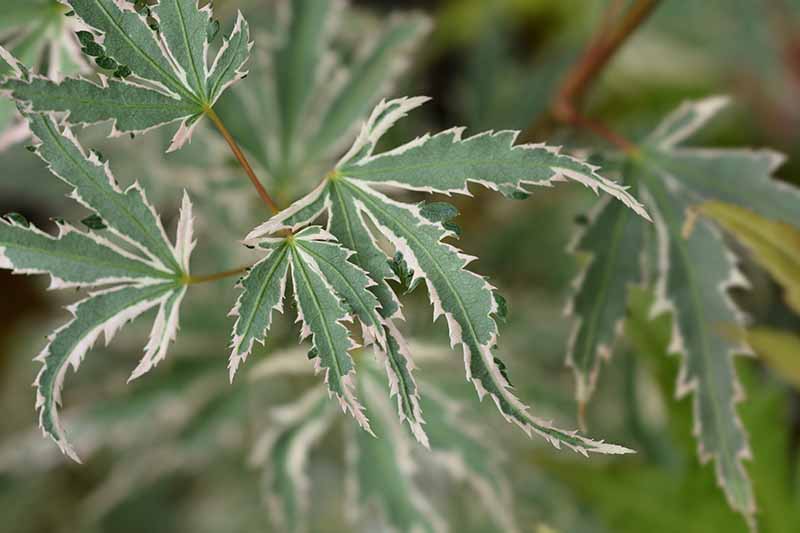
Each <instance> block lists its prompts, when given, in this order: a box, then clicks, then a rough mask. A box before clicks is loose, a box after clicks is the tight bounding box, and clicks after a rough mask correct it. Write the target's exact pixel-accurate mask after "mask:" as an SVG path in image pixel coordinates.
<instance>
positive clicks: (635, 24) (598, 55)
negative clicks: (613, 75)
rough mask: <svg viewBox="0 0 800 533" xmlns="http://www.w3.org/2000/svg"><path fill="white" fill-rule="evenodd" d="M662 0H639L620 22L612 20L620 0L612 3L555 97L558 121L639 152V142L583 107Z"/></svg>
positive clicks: (554, 102)
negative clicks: (624, 47) (612, 64)
mask: <svg viewBox="0 0 800 533" xmlns="http://www.w3.org/2000/svg"><path fill="white" fill-rule="evenodd" d="M659 3H660V0H637V1H636V2H635V3H634V4H633V5H632V6H631V7H630V8H629V9H628V11H627V12H626V13H625V15H624V16H623V17H622V20H621V21H620V22H619V24H616V25H614V24H610V23H609V22H608V20H609V19H611V18H616V17H615V15H616V13H618V12H619V11H620V4H619V2H616V1H613V2H612V3H611V5H610V6H609V8H608V9H609V12H608V13H609V15H608V17H607V20H606V21H605V22H604V23H603V24H601V26H600V28H599V30H598V32H597V35H596V36H595V37H594V38H593V39H592V40H591V41H590V44H589V46H588V47H587V49H586V51H585V52H584V54H583V56H581V59H579V60H578V62H577V63H575V65H574V66H573V68H572V69H571V70H570V71H569V73H568V74H567V76H566V78H565V79H564V83H563V84H562V86H561V89H560V90H559V92H558V94H557V95H556V97H555V99H554V100H553V105H552V108H551V116H552V118H553V119H555V120H556V121H558V122H562V123H564V124H570V125H572V126H577V127H580V128H583V129H586V130H587V131H590V132H592V133H594V134H595V135H598V136H600V137H603V138H604V139H606V140H607V141H608V142H610V143H611V144H613V145H614V146H616V147H618V148H619V149H620V150H622V151H623V152H625V153H629V154H630V153H635V152H636V145H635V144H634V143H633V142H631V141H629V140H628V139H626V138H625V137H623V136H622V135H619V134H618V133H616V132H614V131H613V130H612V129H611V128H609V127H608V126H607V125H605V124H604V123H602V122H600V121H597V120H592V119H590V118H587V117H585V116H584V115H583V114H582V112H581V108H582V107H583V101H584V99H585V96H586V93H587V92H588V91H589V89H591V87H592V85H593V84H594V82H595V81H596V80H597V78H598V76H599V75H600V74H601V73H602V72H603V70H604V69H605V68H606V67H607V66H608V64H609V62H610V61H611V59H613V57H614V56H615V54H616V53H617V52H618V51H619V50H620V48H622V45H623V44H625V43H626V42H627V40H628V39H629V38H630V37H631V36H632V35H633V34H634V33H635V32H636V30H637V29H638V28H639V27H641V26H642V24H644V23H645V21H646V20H647V19H648V18H649V17H650V15H652V14H653V12H654V11H655V9H656V8H657V7H658V5H659Z"/></svg>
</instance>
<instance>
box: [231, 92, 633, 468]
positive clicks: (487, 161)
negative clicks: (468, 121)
mask: <svg viewBox="0 0 800 533" xmlns="http://www.w3.org/2000/svg"><path fill="white" fill-rule="evenodd" d="M425 101H427V99H426V98H401V99H398V100H393V101H391V102H382V103H381V104H379V105H378V107H377V108H376V109H375V111H374V112H373V113H372V115H371V116H370V118H369V120H368V121H367V122H366V123H365V124H364V126H363V128H362V131H361V134H360V135H359V137H358V139H357V140H356V141H355V144H354V145H353V147H352V148H351V150H350V151H349V152H348V153H347V154H346V155H345V156H344V157H343V158H342V159H341V160H340V163H339V165H338V166H337V169H336V170H335V171H334V172H331V173H329V174H328V175H327V178H326V180H325V181H326V182H327V183H323V184H321V185H320V186H319V187H318V188H317V189H316V190H314V191H313V192H312V193H311V194H309V195H307V196H306V197H304V198H303V199H301V200H300V201H298V202H297V203H296V204H294V205H293V206H292V207H290V208H288V209H287V210H285V211H284V212H282V213H279V214H278V215H276V216H275V217H273V218H272V219H270V220H268V221H267V222H265V223H264V224H262V225H261V226H259V227H258V228H256V229H255V230H253V231H252V232H251V233H250V234H249V235H248V237H247V239H248V240H251V241H255V242H258V241H260V240H264V239H267V240H269V239H270V237H269V235H272V234H274V233H276V232H279V231H295V230H297V229H299V228H301V227H303V226H304V225H308V224H310V223H312V222H313V221H314V220H316V219H317V218H318V217H319V216H321V215H322V214H323V213H327V215H328V230H329V232H330V233H331V234H333V235H334V236H335V237H336V238H337V239H338V240H339V242H341V243H342V244H343V245H344V246H345V247H348V248H351V249H352V250H353V251H354V252H356V253H355V255H354V256H353V261H355V262H357V263H358V265H359V266H360V267H362V268H363V269H364V270H365V271H366V272H367V274H368V275H369V276H370V277H371V278H372V279H373V281H374V282H375V283H377V285H376V286H374V287H372V288H373V289H374V290H375V294H376V296H377V297H378V301H379V302H380V303H381V305H382V306H384V313H383V314H384V317H391V316H394V315H395V314H396V312H399V304H398V303H397V297H396V296H395V295H394V294H393V293H392V291H391V289H390V288H389V286H388V285H386V280H387V279H395V278H396V276H395V274H394V272H393V271H392V269H391V268H389V267H388V265H387V260H388V257H387V254H386V251H385V250H384V249H382V248H381V246H380V245H379V244H378V242H377V239H376V233H375V231H373V229H376V230H377V235H381V236H382V237H383V238H385V239H386V240H387V241H388V242H389V243H391V245H392V246H393V247H394V249H395V251H396V252H397V253H398V254H400V255H402V258H403V260H404V262H405V264H406V267H407V270H408V271H409V273H410V275H409V279H408V280H407V281H408V282H409V286H410V287H413V286H414V285H416V284H417V283H418V282H421V281H425V283H426V285H427V288H428V292H429V295H430V298H431V301H432V303H433V307H434V319H436V318H438V317H440V316H444V317H445V319H446V321H447V324H448V327H449V329H450V337H451V343H452V345H453V347H456V346H459V345H460V346H462V348H463V353H464V361H465V366H466V372H467V378H468V380H470V381H472V382H473V383H474V385H475V387H476V389H477V391H478V394H479V396H480V397H481V398H483V397H484V396H485V395H486V394H488V395H489V396H490V397H491V398H492V399H493V401H494V402H495V403H496V404H497V407H498V408H499V409H500V411H501V413H502V414H503V416H504V417H506V419H507V420H509V421H512V422H515V423H516V424H518V425H519V426H520V427H521V428H523V430H525V432H526V433H528V434H531V433H537V434H539V435H541V436H542V437H544V438H545V439H547V440H548V441H549V442H551V443H552V444H553V445H555V446H557V447H559V446H561V445H562V444H563V445H566V446H567V447H569V448H572V449H574V450H575V451H578V452H580V453H584V454H587V453H589V452H599V453H627V452H629V450H627V449H625V448H623V447H620V446H614V445H609V444H605V443H603V442H596V441H592V440H590V439H586V438H584V437H581V436H580V435H577V433H575V432H568V431H562V430H559V429H556V428H555V427H553V426H552V424H550V423H549V422H547V421H544V420H541V419H538V418H536V417H533V416H531V415H530V414H529V413H528V408H527V406H525V405H524V404H523V403H522V402H520V401H519V399H517V398H516V396H514V394H513V393H512V392H511V390H510V389H511V387H510V384H509V382H508V379H507V377H506V373H505V366H504V365H503V364H502V363H501V362H500V361H499V359H498V358H497V357H496V356H495V354H494V353H493V348H494V346H495V344H496V339H497V324H496V323H495V320H494V315H495V314H496V313H498V307H497V298H496V297H495V294H494V289H493V287H492V286H491V285H489V283H488V282H487V281H486V280H485V279H484V278H483V277H481V276H478V275H476V274H473V273H472V272H469V271H468V270H466V266H467V265H468V264H469V263H470V262H471V261H472V258H471V257H468V256H465V255H463V254H462V253H461V252H460V251H459V250H458V249H456V248H455V247H453V246H452V245H450V244H447V243H444V242H442V241H443V239H446V238H449V237H454V236H457V235H456V234H455V233H454V232H453V229H454V228H453V227H452V226H450V225H448V226H445V225H444V224H443V223H442V221H440V220H438V219H436V218H435V217H434V220H433V221H432V220H429V219H428V218H427V217H426V216H425V213H423V210H422V208H421V207H420V206H415V205H408V204H403V203H399V202H396V201H394V200H391V199H390V198H388V197H387V196H385V195H383V194H381V193H379V192H378V191H376V190H375V189H374V186H375V185H380V184H392V185H399V186H402V187H405V188H411V189H424V190H428V191H431V192H432V191H438V192H446V193H450V192H467V189H466V186H467V183H468V182H469V181H475V182H479V183H484V184H486V183H490V182H489V181H488V180H491V179H492V178H491V176H493V175H494V176H496V175H501V176H506V177H504V178H502V179H501V178H496V179H495V182H494V184H493V185H490V186H492V187H493V188H496V189H503V190H504V191H505V192H509V193H510V192H511V191H512V189H513V190H523V189H522V187H523V185H524V184H540V185H541V184H547V185H551V184H552V182H553V181H555V180H557V179H559V176H568V177H571V178H573V179H575V180H577V181H580V182H582V183H584V184H585V185H587V186H589V187H592V188H595V189H603V190H608V191H609V192H611V194H612V195H613V196H616V197H617V198H618V199H620V200H622V202H623V203H624V204H626V205H628V206H630V207H632V208H633V210H634V211H636V212H637V213H639V214H640V215H642V216H644V217H646V216H647V214H646V212H645V211H644V210H643V209H642V208H641V204H639V203H638V201H636V200H635V199H634V198H633V197H632V196H630V195H629V194H628V193H627V192H626V191H625V189H624V188H623V187H621V186H619V185H617V184H615V183H613V182H609V181H607V180H605V179H604V178H601V177H600V176H598V175H597V174H596V170H597V169H596V168H595V167H592V166H590V165H587V164H584V163H581V162H579V161H577V160H575V159H572V158H569V157H566V156H562V155H559V154H557V153H555V152H554V151H552V150H549V149H546V148H543V147H516V148H512V144H513V140H514V138H515V135H514V134H499V135H495V136H493V135H484V136H479V137H476V138H474V139H478V140H477V141H473V142H475V143H476V144H474V145H470V144H469V143H470V140H467V141H463V142H462V141H461V140H460V137H459V136H458V134H453V135H451V136H450V137H449V138H447V139H446V142H444V144H441V143H442V141H441V139H444V138H446V137H447V136H448V134H444V135H442V136H437V137H434V138H432V139H434V140H433V141H432V142H431V143H430V144H429V143H428V141H429V140H431V138H428V137H425V138H423V139H422V140H418V141H414V142H412V143H410V144H409V145H406V146H405V147H403V148H401V149H398V150H394V151H392V152H388V153H387V154H383V155H378V156H373V155H372V153H373V151H374V149H375V146H376V144H377V142H378V141H379V140H380V138H381V137H382V136H383V135H384V134H385V133H386V132H387V131H388V130H389V129H390V128H391V127H392V126H393V125H394V124H395V123H396V122H397V121H398V120H400V119H401V118H403V117H404V116H406V114H407V113H408V112H409V111H411V110H413V109H414V108H416V107H419V106H420V105H422V104H423V103H424V102H425ZM473 147H474V148H476V149H478V150H479V157H478V160H470V159H469V158H468V157H467V155H466V154H467V153H468V149H470V148H473ZM417 149H420V150H422V151H421V152H419V153H417V155H416V156H412V159H413V158H414V157H416V158H417V159H416V163H414V164H411V163H410V162H409V161H408V160H406V159H405V154H413V153H414V151H415V150H417ZM439 149H441V150H439ZM442 150H443V151H442ZM423 154H427V155H425V157H427V158H428V159H425V158H424V157H423ZM530 154H533V156H532V157H533V159H532V160H528V159H527V157H528V156H529V155H530ZM378 161H382V162H383V163H382V164H383V165H384V167H383V168H384V169H385V170H386V169H388V170H386V172H394V174H392V176H393V177H392V178H390V179H385V180H384V179H382V178H381V179H379V178H374V177H373V178H370V175H369V174H368V172H369V170H370V169H371V170H372V171H373V172H374V171H375V170H376V167H371V166H370V165H371V164H372V163H373V162H376V163H375V164H378V163H377V162H378ZM492 161H494V162H496V163H497V168H494V167H492V165H491V163H492ZM394 164H397V170H396V171H394V170H392V169H393V168H394V167H393V165H394ZM526 165H527V168H523V167H525V166H526ZM440 167H441V168H440ZM508 167H510V170H509V168H508ZM566 167H570V168H566ZM365 169H367V170H366V171H365ZM365 172H366V173H365ZM531 172H532V173H533V177H527V176H530V175H531ZM378 174H380V173H378ZM454 175H455V178H454V177H453V176H454ZM418 176H420V177H419V178H418ZM362 178H363V179H362ZM424 179H429V180H431V181H428V182H427V183H428V185H426V186H425V187H417V185H415V184H417V183H421V182H422V181H423V180H424ZM458 183H460V185H457V184H458ZM387 309H388V311H387ZM398 346H399V345H398ZM390 352H391V350H390ZM395 354H399V355H402V353H401V352H399V351H395ZM390 355H391V354H390ZM389 363H390V366H391V365H394V368H390V369H389V372H390V373H389V375H390V378H398V377H400V376H407V377H409V378H410V373H408V372H404V370H403V369H405V370H406V371H407V370H410V368H411V367H410V366H409V359H408V358H407V357H395V356H394V355H392V356H391V357H390V359H389ZM398 385H399V386H402V388H403V390H402V391H398V392H401V395H400V398H401V402H402V401H403V397H404V396H405V397H407V398H408V400H409V401H408V402H406V404H405V407H403V405H402V403H401V418H407V419H408V420H409V422H410V424H411V427H412V428H415V430H416V431H415V433H416V432H418V433H419V434H420V435H421V424H422V419H421V416H419V415H417V414H415V413H417V411H418V410H417V409H416V408H415V407H414V402H415V401H416V398H417V397H418V393H417V390H416V385H415V384H414V383H413V381H412V380H410V379H406V380H403V381H399V382H398ZM411 414H414V419H412V418H410V416H409V415H411ZM420 440H421V441H422V442H424V440H423V439H420Z"/></svg>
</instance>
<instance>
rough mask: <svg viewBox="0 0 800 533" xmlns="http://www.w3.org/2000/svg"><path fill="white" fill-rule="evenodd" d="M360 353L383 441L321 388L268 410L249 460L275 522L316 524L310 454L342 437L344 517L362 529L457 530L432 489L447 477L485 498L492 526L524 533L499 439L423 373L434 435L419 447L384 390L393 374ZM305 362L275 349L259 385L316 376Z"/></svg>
mask: <svg viewBox="0 0 800 533" xmlns="http://www.w3.org/2000/svg"><path fill="white" fill-rule="evenodd" d="M437 353H441V351H440V350H437ZM361 355H362V357H361V358H360V360H361V362H362V363H363V364H362V365H361V367H360V372H359V374H358V377H357V380H356V383H355V384H354V389H355V390H356V391H357V392H358V394H359V397H361V398H363V401H364V403H365V405H366V406H367V408H368V410H369V412H370V414H371V415H372V418H371V423H372V427H373V428H374V430H375V432H376V433H379V434H380V435H382V436H383V437H384V438H381V439H375V438H374V437H373V436H371V435H369V434H368V433H366V432H364V431H359V430H358V429H357V428H356V427H355V426H353V425H352V424H346V425H344V427H341V424H337V423H336V421H337V416H336V410H335V409H334V408H333V406H332V405H331V403H330V402H329V401H328V399H327V398H326V396H327V395H326V393H325V388H324V387H321V386H315V387H312V388H310V389H309V390H307V391H306V392H305V393H304V394H303V396H302V397H301V398H300V400H299V401H296V402H292V403H290V404H287V405H279V406H276V407H273V408H272V409H270V411H269V415H268V423H267V425H266V428H267V429H266V430H265V431H264V432H263V433H262V434H261V435H260V436H259V437H258V438H257V440H256V443H255V446H254V449H253V453H252V456H251V462H252V464H253V465H254V466H255V467H258V468H259V469H261V471H262V472H263V478H262V487H263V494H264V499H265V502H266V504H267V505H268V508H269V511H270V517H271V520H272V522H273V524H274V525H275V527H276V528H277V529H278V530H280V531H291V532H301V531H307V530H308V528H309V526H310V523H309V522H310V520H309V516H310V513H309V511H310V510H311V507H312V505H311V504H312V501H313V500H314V497H315V492H316V490H315V489H314V488H313V487H314V483H313V482H312V480H313V478H312V474H311V472H313V470H312V468H311V466H312V465H311V463H312V462H313V457H312V456H313V454H314V453H315V452H318V451H320V450H322V449H326V448H330V447H331V446H330V441H331V439H333V438H335V437H338V438H343V439H344V446H343V448H344V449H343V452H344V455H345V457H344V460H343V461H342V462H343V463H344V475H345V485H344V486H345V494H344V497H343V503H344V505H345V512H344V517H345V519H346V520H347V521H348V522H349V523H350V524H351V525H352V527H354V528H356V529H357V530H361V531H364V530H373V529H377V530H381V531H383V530H391V531H426V532H442V531H449V530H451V528H450V527H448V522H449V520H447V519H446V518H445V516H444V515H443V512H442V510H441V509H437V499H436V498H435V494H433V493H431V491H430V490H429V489H430V481H432V480H434V479H436V480H438V483H441V482H442V481H441V476H442V475H444V476H446V477H448V478H450V479H451V480H452V481H455V482H457V483H462V484H464V485H465V486H466V487H468V488H469V489H470V492H471V494H473V495H475V496H477V499H478V500H479V502H480V503H479V504H478V505H479V506H480V507H482V508H483V509H485V512H486V515H487V516H488V517H490V518H491V521H492V523H493V524H494V527H496V528H498V529H499V530H502V531H509V532H514V531H519V528H518V526H517V524H516V521H515V518H514V511H513V505H512V499H513V498H512V494H511V492H510V486H509V483H508V480H507V479H506V478H505V476H504V475H503V472H502V468H501V467H500V466H501V459H502V458H501V457H500V455H499V454H498V453H497V450H496V446H495V445H494V443H492V439H491V437H490V436H489V435H487V434H486V431H485V430H483V429H482V428H480V427H479V426H477V425H475V424H474V421H473V420H470V418H469V417H468V416H467V414H466V413H465V406H464V405H463V404H462V403H461V402H460V401H458V400H456V399H455V398H453V397H450V396H448V395H447V394H446V393H444V392H443V391H442V390H441V389H439V388H438V387H437V386H436V385H434V384H433V383H430V382H423V381H422V380H421V384H422V386H424V387H425V390H426V395H425V397H424V398H422V399H421V401H420V405H421V407H422V408H423V409H424V410H425V413H426V418H427V422H428V424H427V426H428V429H429V431H428V432H429V436H430V442H429V449H425V448H422V447H419V446H417V445H416V443H415V442H414V439H413V438H412V437H411V435H410V434H409V433H408V432H407V431H406V430H405V429H404V427H403V426H402V424H401V423H400V422H399V421H398V419H397V416H396V414H395V412H394V411H395V407H394V406H393V405H392V402H391V401H390V400H389V398H387V396H386V393H385V391H384V389H385V386H386V376H385V373H384V372H383V370H382V369H381V368H380V366H379V365H378V364H376V363H377V361H376V360H375V359H374V358H372V357H370V356H369V355H368V354H361ZM302 359H303V357H302V352H300V353H298V352H297V351H296V350H295V351H292V352H286V353H283V354H275V355H274V356H273V357H271V358H270V359H268V360H266V361H264V362H263V363H261V364H259V365H257V366H255V367H254V368H253V370H252V372H251V373H250V377H251V379H252V380H254V381H255V382H256V383H259V382H261V381H262V380H267V382H269V381H272V380H279V379H286V378H287V377H290V376H292V377H294V378H295V379H298V378H302V377H303V376H308V377H310V376H311V372H310V367H309V366H308V365H307V364H305V362H304V361H303V360H302ZM426 361H427V362H431V361H430V360H428V359H426ZM337 448H338V447H337Z"/></svg>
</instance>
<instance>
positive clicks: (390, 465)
mask: <svg viewBox="0 0 800 533" xmlns="http://www.w3.org/2000/svg"><path fill="white" fill-rule="evenodd" d="M364 370H365V371H364V372H362V373H361V375H360V377H359V393H360V395H361V396H362V397H363V398H364V400H365V402H367V404H368V406H369V410H370V413H372V414H373V417H372V422H373V425H374V430H375V431H376V434H377V435H378V438H377V439H376V438H374V437H372V436H371V435H368V434H366V433H365V432H363V431H358V430H357V428H354V427H350V428H347V429H348V430H349V431H348V432H347V448H346V454H347V467H348V472H347V475H348V479H347V480H346V485H345V486H346V488H347V490H348V494H347V495H346V498H347V506H346V515H347V516H348V517H349V518H350V520H351V521H352V523H353V525H354V526H356V527H358V526H361V529H377V530H386V531H397V532H402V533H412V532H417V531H420V532H426V533H439V532H444V531H447V529H448V528H447V524H446V522H445V520H444V519H443V518H442V517H441V516H440V515H439V513H438V512H437V511H436V510H435V509H434V508H433V506H432V503H431V501H430V497H429V496H428V495H426V494H425V493H424V492H423V491H422V488H421V486H420V483H419V481H418V480H417V479H415V475H416V474H417V470H418V468H419V464H418V462H417V458H416V457H415V456H414V453H413V452H414V441H413V440H411V439H410V438H409V436H408V433H406V432H405V430H404V429H403V426H402V425H400V424H399V423H398V421H397V417H396V416H395V414H394V409H393V408H392V406H391V404H390V403H389V400H388V399H387V398H386V394H385V393H384V392H383V390H382V387H381V385H380V384H379V383H378V382H377V381H376V380H375V379H374V378H373V377H372V376H371V375H370V372H369V371H368V369H364ZM373 371H374V370H373Z"/></svg>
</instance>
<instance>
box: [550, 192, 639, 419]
mask: <svg viewBox="0 0 800 533" xmlns="http://www.w3.org/2000/svg"><path fill="white" fill-rule="evenodd" d="M636 190H637V188H636V187H635V186H634V188H633V191H636ZM646 231H648V228H647V227H646V225H645V223H644V222H643V221H642V220H640V219H639V218H638V217H636V216H634V214H633V213H632V212H631V211H630V210H629V209H627V208H626V207H625V206H624V205H622V204H621V203H620V202H614V201H612V200H611V199H610V198H608V199H604V200H603V201H601V202H600V203H599V204H598V206H597V209H596V212H595V213H594V214H593V215H592V216H591V222H590V225H589V226H588V227H587V228H585V229H584V230H583V231H582V232H581V233H580V234H579V235H578V236H577V238H576V240H575V244H574V245H573V247H572V248H573V252H577V253H579V254H581V255H584V254H586V255H587V256H588V264H587V265H586V267H585V268H584V269H583V270H582V271H581V273H580V274H579V276H578V278H577V279H576V280H575V282H574V286H575V293H574V295H573V296H572V299H571V300H570V302H569V304H568V305H567V311H566V313H565V314H566V315H567V316H574V317H575V319H576V321H575V325H574V327H573V330H572V335H571V337H570V343H569V348H568V352H567V365H568V366H570V367H572V369H573V371H574V373H575V383H576V397H577V399H578V402H579V403H581V404H586V403H587V402H588V401H589V399H590V397H591V395H592V393H593V392H594V389H595V387H596V384H597V377H598V375H599V372H600V364H601V362H602V361H603V360H608V359H610V357H611V354H612V353H613V351H614V346H615V344H616V341H617V338H618V337H619V335H620V334H621V333H622V325H623V323H624V320H625V310H626V300H627V298H626V297H627V292H628V287H629V286H631V285H639V284H642V283H643V282H644V272H643V267H644V265H643V259H642V251H643V250H644V239H645V232H646Z"/></svg>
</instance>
